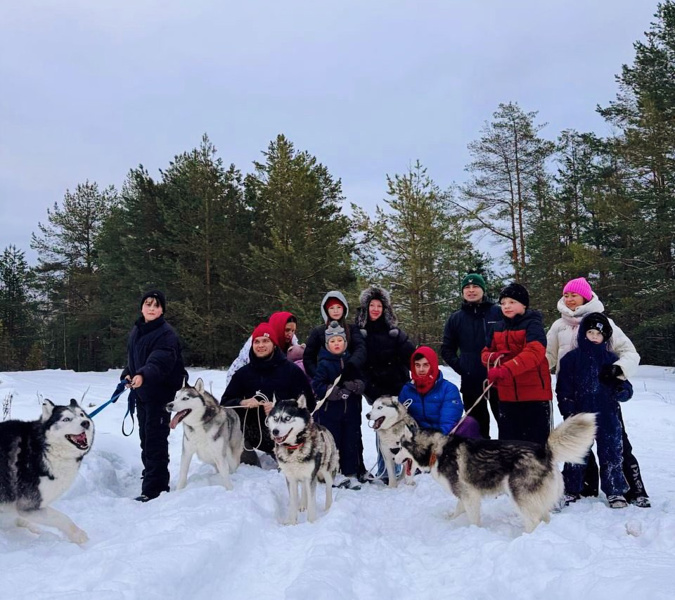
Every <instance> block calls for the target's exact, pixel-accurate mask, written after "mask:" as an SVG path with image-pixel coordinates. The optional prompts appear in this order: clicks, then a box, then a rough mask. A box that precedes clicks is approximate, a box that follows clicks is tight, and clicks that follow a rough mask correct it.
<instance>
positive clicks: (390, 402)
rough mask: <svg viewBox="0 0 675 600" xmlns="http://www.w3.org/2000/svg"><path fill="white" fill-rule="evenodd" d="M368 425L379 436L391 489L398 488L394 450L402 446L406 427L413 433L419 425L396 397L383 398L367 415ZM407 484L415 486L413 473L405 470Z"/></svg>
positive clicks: (374, 404) (375, 403)
mask: <svg viewBox="0 0 675 600" xmlns="http://www.w3.org/2000/svg"><path fill="white" fill-rule="evenodd" d="M366 419H368V422H369V423H368V424H369V425H370V424H371V423H372V425H371V427H372V428H373V429H374V430H375V432H376V434H377V443H378V445H379V448H380V452H381V453H382V458H384V464H385V466H386V467H387V477H388V478H389V487H396V486H397V485H398V480H397V479H396V470H395V467H394V454H393V453H392V449H393V448H398V447H399V446H400V442H401V438H402V437H403V435H404V433H405V431H406V427H407V428H408V429H410V430H411V431H414V430H415V429H417V423H416V422H415V419H413V418H412V417H411V416H410V415H409V414H408V409H407V408H406V407H405V406H403V404H401V403H400V402H399V401H398V399H397V398H396V397H395V396H381V397H379V398H378V399H377V400H375V402H373V406H372V408H371V409H370V412H368V413H367V414H366ZM404 473H405V482H406V484H408V485H414V483H415V481H414V480H413V477H412V473H411V472H410V471H409V470H407V469H406V470H405V472H404Z"/></svg>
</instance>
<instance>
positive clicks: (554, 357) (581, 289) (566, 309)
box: [546, 277, 651, 508]
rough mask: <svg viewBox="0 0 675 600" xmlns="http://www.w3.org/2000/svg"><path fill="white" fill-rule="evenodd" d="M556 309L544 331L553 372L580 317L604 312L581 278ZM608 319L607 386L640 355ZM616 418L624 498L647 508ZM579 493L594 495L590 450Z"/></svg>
mask: <svg viewBox="0 0 675 600" xmlns="http://www.w3.org/2000/svg"><path fill="white" fill-rule="evenodd" d="M558 310H559V311H560V318H559V319H558V320H557V321H555V322H554V323H553V325H551V328H550V329H549V330H548V333H547V334H546V358H547V359H548V365H549V367H550V368H551V369H553V368H556V372H558V371H559V370H560V361H561V359H562V358H563V356H565V354H567V353H568V352H569V351H570V350H572V349H574V348H575V347H576V342H577V333H578V330H579V325H580V323H581V321H582V320H583V319H584V317H585V316H587V315H589V314H591V313H604V311H605V307H604V305H603V304H602V302H601V301H600V298H598V295H597V294H596V293H595V292H594V291H593V290H592V289H591V286H590V284H589V283H588V281H586V279H585V278H584V277H579V278H577V279H572V280H570V281H568V282H567V283H566V284H565V287H564V288H563V295H562V298H560V300H558ZM608 321H609V324H610V325H611V327H612V331H613V334H612V337H611V338H610V342H609V344H608V348H607V349H608V350H609V351H610V352H613V353H614V354H615V355H616V357H617V358H616V361H615V362H614V363H612V364H607V365H605V366H604V367H603V370H602V372H601V374H600V375H601V378H602V381H603V383H605V384H608V385H611V384H615V383H617V382H619V381H623V380H626V379H630V378H631V377H632V376H633V375H634V374H635V373H636V372H637V368H638V365H639V364H640V355H639V354H638V352H637V350H636V349H635V346H634V345H633V342H631V341H630V339H629V338H628V336H627V335H626V334H625V333H624V332H623V331H621V328H620V327H619V326H618V325H617V324H616V323H615V322H614V321H612V319H608ZM619 420H620V422H621V430H622V434H623V440H622V441H623V472H624V475H625V476H626V479H627V480H628V485H629V486H630V489H629V490H628V493H627V494H626V500H628V501H629V502H630V503H631V504H635V505H636V506H640V507H643V508H647V507H649V506H650V505H651V503H650V501H649V496H648V495H647V491H646V490H645V486H644V483H643V481H642V475H641V473H640V465H639V464H638V461H637V458H635V456H634V455H633V447H632V446H631V444H630V441H629V440H628V436H627V434H626V428H625V426H624V424H623V417H622V416H621V410H620V409H619ZM583 495H584V496H597V495H598V466H597V463H596V461H595V458H594V457H593V454H592V453H591V455H590V456H589V460H588V465H587V468H586V476H585V481H584V491H583Z"/></svg>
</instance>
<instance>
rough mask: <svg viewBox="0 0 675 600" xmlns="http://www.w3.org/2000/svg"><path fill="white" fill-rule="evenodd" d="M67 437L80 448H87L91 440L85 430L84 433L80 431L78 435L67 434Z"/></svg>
mask: <svg viewBox="0 0 675 600" xmlns="http://www.w3.org/2000/svg"><path fill="white" fill-rule="evenodd" d="M66 439H67V440H68V441H69V442H70V443H71V444H73V445H74V446H77V447H78V448H79V449H80V450H86V449H87V448H89V442H88V441H87V434H86V433H85V432H84V431H83V432H82V433H78V434H77V435H74V434H72V433H71V434H68V435H66Z"/></svg>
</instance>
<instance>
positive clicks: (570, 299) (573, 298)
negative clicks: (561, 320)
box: [563, 292, 585, 310]
mask: <svg viewBox="0 0 675 600" xmlns="http://www.w3.org/2000/svg"><path fill="white" fill-rule="evenodd" d="M563 298H565V306H566V307H567V308H569V309H570V310H576V309H577V308H579V307H580V306H583V304H584V302H585V300H584V297H583V296H581V295H580V294H575V293H574V292H566V293H565V294H563Z"/></svg>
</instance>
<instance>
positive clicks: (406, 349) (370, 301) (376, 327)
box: [355, 285, 415, 404]
mask: <svg viewBox="0 0 675 600" xmlns="http://www.w3.org/2000/svg"><path fill="white" fill-rule="evenodd" d="M359 300H360V305H359V308H358V311H357V313H356V319H355V321H356V325H357V327H358V328H359V329H360V331H361V335H362V336H363V337H364V338H365V340H366V350H367V354H366V356H367V358H366V364H365V366H364V368H363V370H364V373H365V375H366V392H365V394H366V399H367V400H368V402H369V403H370V404H372V403H373V402H374V401H375V400H377V398H379V397H380V396H385V395H386V396H398V393H399V392H400V391H401V388H402V387H403V386H404V385H405V384H406V383H408V381H410V372H409V365H410V357H411V356H412V353H413V351H414V350H415V346H414V345H413V343H412V342H411V341H410V340H409V339H408V336H407V335H406V334H405V332H404V331H403V330H402V329H400V328H399V327H398V320H397V319H396V314H395V313H394V309H393V308H392V306H391V298H390V296H389V292H387V291H386V290H384V289H382V288H381V287H379V286H377V285H372V286H370V287H369V288H367V289H365V290H363V292H361V297H360V299H359Z"/></svg>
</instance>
